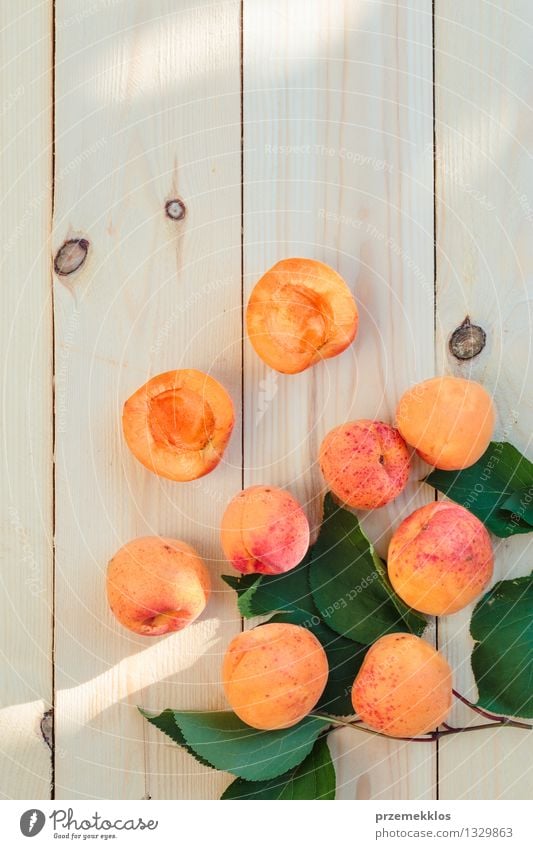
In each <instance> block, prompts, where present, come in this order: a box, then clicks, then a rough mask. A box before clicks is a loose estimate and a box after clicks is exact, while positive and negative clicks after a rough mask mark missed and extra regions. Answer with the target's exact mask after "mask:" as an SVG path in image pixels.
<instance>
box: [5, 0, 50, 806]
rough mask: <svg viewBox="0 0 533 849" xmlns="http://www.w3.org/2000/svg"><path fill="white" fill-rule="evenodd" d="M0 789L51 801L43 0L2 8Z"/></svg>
mask: <svg viewBox="0 0 533 849" xmlns="http://www.w3.org/2000/svg"><path fill="white" fill-rule="evenodd" d="M0 56H1V60H0V115H1V133H2V143H1V156H0V182H1V185H2V216H1V219H0V228H1V232H0V245H1V257H0V268H1V277H2V286H1V294H0V298H1V302H0V324H1V328H0V340H1V342H0V345H1V361H2V426H1V430H2V467H3V472H2V478H3V480H2V548H1V559H2V570H1V591H2V598H3V602H2V616H1V617H0V654H1V656H2V690H1V699H0V797H1V798H10V799H26V798H29V799H49V798H50V781H51V754H50V749H49V747H48V745H47V744H46V742H45V740H44V739H43V737H42V735H41V731H40V721H41V719H42V717H43V713H44V712H45V711H47V710H49V709H50V707H51V704H52V568H53V556H52V498H53V490H52V481H53V475H52V311H51V299H50V279H51V278H50V244H49V233H50V216H51V201H52V188H51V167H52V147H51V139H52V109H51V107H52V102H51V96H50V92H51V56H52V27H51V3H40V4H37V5H36V4H35V3H32V2H31V0H21V2H20V3H17V4H16V6H14V5H12V6H8V5H4V6H3V7H2V20H1V23H0Z"/></svg>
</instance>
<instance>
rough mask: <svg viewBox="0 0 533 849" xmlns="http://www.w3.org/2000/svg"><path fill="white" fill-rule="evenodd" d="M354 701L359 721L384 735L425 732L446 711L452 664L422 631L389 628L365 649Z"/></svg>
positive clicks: (411, 734) (439, 719)
mask: <svg viewBox="0 0 533 849" xmlns="http://www.w3.org/2000/svg"><path fill="white" fill-rule="evenodd" d="M352 704H353V709H354V711H355V712H356V713H357V715H358V716H359V717H360V719H362V720H363V722H365V723H366V724H367V725H368V726H369V727H370V728H373V729H374V730H375V731H380V732H381V733H382V734H386V735H387V736H388V737H417V736H418V735H419V734H426V732H428V731H430V730H431V729H433V728H437V726H438V725H440V723H441V722H444V720H445V719H446V717H447V716H448V714H449V712H450V709H451V706H452V672H451V669H450V667H449V665H448V663H447V661H446V660H445V658H444V657H443V656H442V655H441V654H440V652H438V651H436V650H435V649H434V648H432V646H430V645H429V644H428V643H426V642H425V641H424V640H421V639H420V637H415V636H414V635H413V634H387V635H386V636H385V637H381V638H380V639H379V640H377V641H376V642H375V643H374V644H373V645H372V646H371V647H370V648H369V650H368V652H367V653H366V655H365V659H364V660H363V664H362V666H361V669H360V670H359V672H358V674H357V677H356V679H355V681H354V684H353V688H352Z"/></svg>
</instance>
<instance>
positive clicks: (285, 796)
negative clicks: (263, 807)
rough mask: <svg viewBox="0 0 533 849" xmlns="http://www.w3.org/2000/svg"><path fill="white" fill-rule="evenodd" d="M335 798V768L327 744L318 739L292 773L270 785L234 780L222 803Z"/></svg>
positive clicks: (273, 779)
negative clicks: (226, 801) (226, 800)
mask: <svg viewBox="0 0 533 849" xmlns="http://www.w3.org/2000/svg"><path fill="white" fill-rule="evenodd" d="M334 798H335V767H334V766H333V762H332V760H331V755H330V753H329V749H328V744H327V743H326V740H325V738H324V737H320V738H319V739H318V740H317V741H316V743H315V745H314V746H313V748H312V750H311V753H310V754H309V755H308V756H307V757H306V758H305V760H304V761H302V763H301V764H299V765H298V766H296V767H294V768H293V769H291V770H289V771H288V772H285V773H284V774H283V775H279V776H278V777H277V778H271V779H270V780H269V781H245V780H244V779H242V778H236V779H235V781H234V782H233V783H232V784H230V786H229V787H228V788H227V789H226V790H225V791H224V793H223V794H222V796H221V799H240V800H250V799H277V800H280V801H281V800H283V801H288V800H291V801H292V800H297V799H322V800H331V799H334Z"/></svg>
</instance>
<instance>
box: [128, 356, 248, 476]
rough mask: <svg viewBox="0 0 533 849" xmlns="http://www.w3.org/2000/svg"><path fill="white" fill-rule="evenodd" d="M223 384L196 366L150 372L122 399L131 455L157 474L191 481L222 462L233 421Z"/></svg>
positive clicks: (230, 402)
mask: <svg viewBox="0 0 533 849" xmlns="http://www.w3.org/2000/svg"><path fill="white" fill-rule="evenodd" d="M234 418H235V417H234V414H233V404H232V401H231V398H230V396H229V395H228V393H227V392H226V390H225V389H224V387H223V386H221V385H220V383H218V381H216V380H215V379H214V378H213V377H210V376H209V375H208V374H204V373H203V372H201V371H196V369H179V370H177V371H167V372H165V373H164V374H158V375H157V376H156V377H153V378H152V379H151V380H149V381H148V383H145V384H144V386H141V388H140V389H138V390H137V392H135V393H134V394H133V395H132V396H131V398H128V400H127V401H126V403H125V404H124V411H123V414H122V427H123V430H124V436H125V438H126V442H127V444H128V446H129V448H130V450H131V452H132V453H133V454H134V455H135V457H136V458H137V459H138V460H139V461H140V462H141V463H142V464H143V466H146V468H147V469H150V471H151V472H155V474H156V475H160V476H161V477H164V478H170V480H175V481H190V480H195V479H196V478H200V477H202V475H206V474H208V472H211V471H212V470H213V469H214V468H215V466H216V465H217V464H218V463H219V462H220V459H221V457H222V454H223V453H224V449H225V448H226V445H227V444H228V441H229V438H230V436H231V432H232V429H233V424H234Z"/></svg>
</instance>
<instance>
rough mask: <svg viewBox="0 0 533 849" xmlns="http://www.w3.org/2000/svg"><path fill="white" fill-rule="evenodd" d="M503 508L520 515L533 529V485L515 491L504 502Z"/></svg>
mask: <svg viewBox="0 0 533 849" xmlns="http://www.w3.org/2000/svg"><path fill="white" fill-rule="evenodd" d="M502 510H508V511H509V513H511V514H514V515H515V516H518V517H519V518H520V519H522V521H523V522H526V524H528V525H531V529H532V530H533V486H530V487H529V489H522V490H520V491H519V492H514V493H513V494H512V495H510V496H509V498H507V499H506V500H505V501H504V502H503V504H502Z"/></svg>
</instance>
